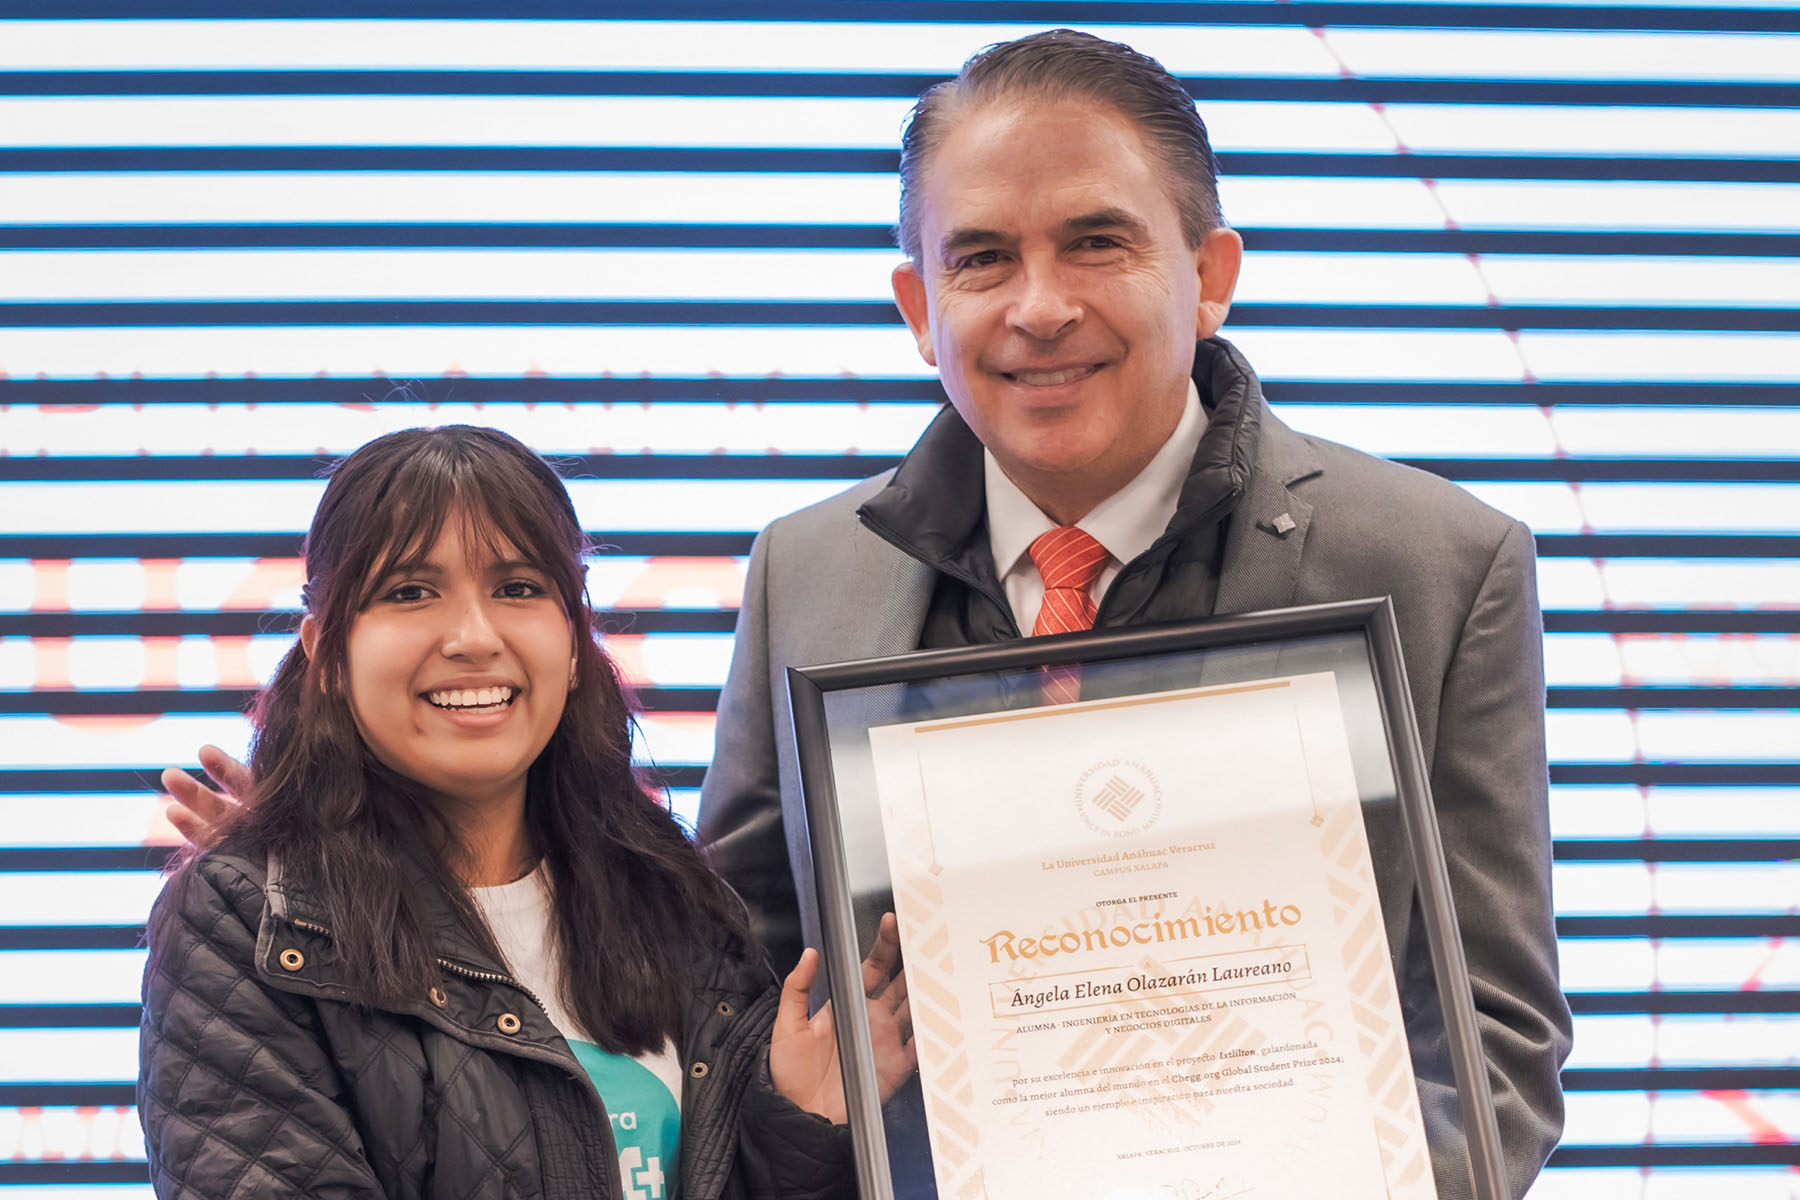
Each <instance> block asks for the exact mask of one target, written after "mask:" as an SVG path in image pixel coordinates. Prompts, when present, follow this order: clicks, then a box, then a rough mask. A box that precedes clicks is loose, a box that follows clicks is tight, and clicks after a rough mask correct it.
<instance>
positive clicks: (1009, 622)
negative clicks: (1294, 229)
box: [700, 30, 1570, 1195]
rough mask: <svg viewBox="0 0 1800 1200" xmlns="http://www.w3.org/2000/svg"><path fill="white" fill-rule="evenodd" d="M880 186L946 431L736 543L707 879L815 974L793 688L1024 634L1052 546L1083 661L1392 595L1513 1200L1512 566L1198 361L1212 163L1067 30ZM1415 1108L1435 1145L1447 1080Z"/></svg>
mask: <svg viewBox="0 0 1800 1200" xmlns="http://www.w3.org/2000/svg"><path fill="white" fill-rule="evenodd" d="M901 183H902V197H901V212H900V224H899V236H900V241H901V246H902V249H903V250H904V251H905V253H906V256H907V260H908V261H906V262H905V263H903V264H902V265H901V266H900V267H898V268H897V269H896V270H895V271H894V276H893V284H894V295H895V299H896V301H897V302H898V304H899V307H900V311H901V314H902V315H903V316H904V317H905V319H906V323H907V325H908V327H909V328H910V329H911V331H912V333H913V336H914V337H915V338H916V339H917V341H918V346H919V352H920V354H921V355H923V356H924V358H925V360H926V361H927V362H929V363H931V364H933V365H934V366H935V367H936V368H937V369H938V372H939V375H940V377H941V379H942V381H943V385H944V390H945V391H946V393H948V395H949V399H950V408H948V409H946V410H945V411H944V412H943V413H942V414H941V415H940V416H939V417H938V418H937V419H936V420H935V421H934V422H933V424H932V425H931V426H930V428H929V429H927V430H926V432H925V433H924V435H923V436H922V437H921V438H920V439H919V441H918V443H917V444H916V445H915V446H914V448H913V449H912V451H911V452H910V453H909V454H908V455H907V457H906V459H905V460H904V461H903V462H902V463H901V465H900V466H899V467H898V468H897V469H895V470H894V471H891V472H889V473H887V474H885V475H881V476H877V477H876V478H874V479H870V480H867V481H865V482H864V483H862V484H860V485H858V486H856V487H854V488H851V489H850V490H849V491H847V492H845V493H843V494H842V495H840V496H838V497H835V498H833V499H831V500H827V501H825V502H824V503H822V504H819V505H815V506H814V507H812V508H809V509H806V510H803V511H801V512H798V513H795V514H793V515H791V516H788V517H784V518H782V519H781V520H779V521H776V522H775V523H774V524H772V525H770V526H769V528H768V529H766V530H765V531H764V532H763V534H762V535H761V536H760V537H759V538H758V539H757V542H756V546H755V548H754V549H753V550H752V552H751V558H750V572H749V582H748V586H747V588H746V591H745V595H744V601H743V608H742V611H741V613H740V615H739V618H738V626H737V640H736V648H735V650H734V653H733V658H732V665H731V673H730V676H729V678H728V680H727V682H726V685H725V690H724V692H723V694H722V696H721V698H720V703H719V718H718V734H717V743H716V750H715V755H714V760H713V764H712V768H711V770H710V771H709V772H708V774H707V777H706V782H705V786H704V789H703V792H702V798H701V810H700V836H701V838H702V840H703V841H704V842H705V843H706V844H707V845H708V846H709V847H710V851H711V854H712V858H713V861H714V863H715V864H716V865H717V866H718V868H719V869H720V870H721V871H722V872H723V873H724V874H725V876H726V878H727V879H729V880H730V881H731V882H732V884H734V885H735V886H736V887H737V888H738V890H739V891H740V892H741V893H742V894H743V895H744V897H745V899H746V900H747V901H748V902H749V903H750V905H751V907H752V909H753V910H754V911H755V912H756V913H757V915H758V918H759V921H760V923H761V928H762V931H763V932H764V934H765V936H766V938H767V941H768V943H769V946H770V949H771V951H772V952H773V954H774V956H775V960H776V961H777V962H787V961H791V960H792V959H793V958H794V957H795V955H796V954H798V952H799V949H800V946H801V944H802V941H811V942H816V937H817V912H816V905H815V903H814V901H813V898H812V895H811V875H810V867H809V854H808V851H807V845H806V832H805V818H804V812H803V808H802V806H801V801H800V793H799V784H798V780H797V777H796V770H795V759H794V753H793V745H792V735H791V732H790V728H789V725H788V721H787V717H786V712H787V706H788V705H787V695H786V683H785V677H784V672H785V668H787V667H789V666H805V665H813V664H819V663H825V662H834V661H843V660H849V659H859V658H867V657H872V656H878V655H884V654H892V653H898V652H901V651H907V650H914V649H919V648H936V647H949V646H959V645H971V644H979V643H989V642H995V641H1000V640H1002V639H1007V638H1015V637H1018V636H1020V635H1021V632H1022V631H1025V630H1031V629H1033V628H1034V626H1036V627H1037V628H1038V631H1040V632H1042V631H1043V630H1044V629H1045V628H1046V626H1045V625H1042V624H1040V613H1041V612H1043V611H1045V610H1047V609H1048V608H1049V607H1050V606H1047V605H1045V603H1044V598H1045V581H1044V579H1043V578H1041V577H1040V575H1039V572H1038V569H1037V567H1036V566H1035V565H1034V562H1033V555H1032V551H1031V547H1032V546H1033V544H1034V543H1035V542H1036V541H1037V539H1038V538H1039V537H1040V536H1041V535H1043V534H1046V533H1049V532H1051V531H1053V530H1056V529H1058V528H1059V527H1067V526H1075V527H1078V528H1079V529H1081V530H1082V531H1083V533H1082V534H1080V535H1072V536H1079V537H1082V538H1087V537H1091V538H1092V539H1093V542H1094V543H1097V546H1098V548H1097V549H1095V550H1094V555H1093V557H1094V559H1095V560H1096V562H1097V574H1096V577H1094V578H1091V579H1084V580H1083V581H1082V582H1081V584H1080V585H1078V586H1077V588H1076V591H1077V592H1079V593H1081V594H1080V595H1078V597H1077V599H1078V602H1079V603H1078V604H1077V607H1081V606H1085V608H1086V610H1087V611H1086V613H1085V615H1084V616H1083V618H1082V620H1083V621H1086V622H1091V623H1092V624H1094V625H1096V626H1098V627H1118V626H1125V625H1134V624H1139V623H1147V622H1159V621H1174V620H1182V619H1191V618H1197V617H1203V616H1207V615H1211V614H1214V613H1228V612H1245V611H1251V610H1256V609H1265V608H1279V607H1283V606H1287V605H1295V604H1310V603H1322V602H1326V601H1333V600H1346V599H1353V598H1360V597H1365V596H1375V595H1382V594H1387V595H1391V596H1392V597H1393V600H1394V605H1395V608H1396V611H1397V616H1398V620H1399V625H1400V630H1401V640H1402V646H1403V652H1404V655H1405V662H1406V668H1407V671H1408V673H1409V680H1410V684H1411V689H1412V700H1413V706H1414V709H1415V711H1416V714H1417V717H1418V721H1419V732H1420V736H1421V740H1422V742H1423V745H1424V751H1425V756H1426V761H1427V762H1428V764H1429V765H1430V770H1431V786H1432V791H1433V796H1434V798H1435V801H1436V806H1437V811H1438V819H1439V822H1440V825H1441V827H1442V832H1443V838H1444V848H1445V855H1446V858H1447V860H1448V864H1449V870H1450V878H1451V884H1452V887H1453V889H1454V893H1455V900H1456V905H1457V909H1458V913H1459V918H1460V924H1461V931H1462V936H1463V945H1464V950H1465V953H1466V955H1467V958H1468V963H1469V968H1470V973H1471V976H1472V982H1473V988H1474V995H1475V1004H1476V1009H1477V1012H1478V1017H1479V1026H1480V1033H1481V1038H1482V1045H1483V1049H1484V1051H1485V1053H1486V1056H1487V1060H1488V1064H1489V1072H1490V1082H1491V1084H1492V1087H1493V1091H1494V1096H1495V1100H1496V1104H1497V1108H1498V1112H1499V1117H1500V1129H1501V1136H1502V1143H1503V1146H1504V1150H1505V1157H1506V1166H1507V1172H1508V1175H1509V1181H1510V1184H1511V1186H1512V1189H1513V1191H1514V1193H1515V1194H1517V1195H1522V1194H1523V1192H1524V1191H1525V1189H1526V1187H1527V1186H1528V1185H1529V1183H1530V1181H1531V1179H1532V1178H1533V1177H1535V1175H1536V1174H1537V1172H1538V1170H1539V1168H1540V1167H1541V1166H1542V1164H1543V1162H1544V1159H1545V1158H1546V1156H1547V1155H1548V1153H1549V1151H1550V1150H1551V1148H1552V1147H1553V1146H1554V1145H1555V1143H1556V1139H1557V1137H1558V1136H1559V1134H1560V1132H1561V1128H1562V1099H1561V1093H1560V1089H1559V1084H1558V1072H1559V1069H1560V1067H1561V1064H1562V1061H1563V1059H1564V1058H1565V1057H1566V1055H1567V1053H1568V1048H1569V1040H1570V1024H1569V1012H1568V1008H1567V1005H1566V1003H1565V1001H1564V999H1563V996H1562V993H1561V991H1560V989H1559V987H1558V982H1557V966H1556V940H1555V928H1554V924H1553V921H1552V915H1551V904H1550V883H1549V879H1550V837H1549V831H1548V819H1547V812H1546V788H1547V777H1546V768H1545V750H1544V725H1543V668H1542V633H1541V625H1540V618H1539V613H1538V607H1537V599H1536V587H1535V576H1534V568H1533V558H1532V540H1531V535H1530V533H1529V532H1528V531H1527V530H1526V529H1525V528H1524V527H1523V526H1522V525H1520V524H1519V523H1518V522H1516V521H1513V520H1511V519H1509V518H1507V517H1505V516H1503V515H1501V514H1500V513H1497V512H1494V511H1493V510H1491V509H1489V508H1487V507H1485V506H1483V505H1482V504H1480V503H1479V502H1478V501H1476V500H1474V499H1473V498H1472V497H1470V496H1469V495H1468V494H1467V493H1465V492H1463V491H1461V490H1460V489H1458V488H1456V487H1454V486H1453V485H1451V484H1448V483H1445V482H1444V481H1442V480H1439V479H1437V478H1436V477H1433V476H1430V475H1426V474H1423V473H1421V472H1417V471H1413V470H1409V469H1407V468H1404V467H1400V466H1397V465H1395V464H1392V463H1388V462H1384V461H1382V460H1379V459H1375V458H1371V457H1369V456H1367V455H1363V454H1359V453H1357V452H1356V451H1353V450H1349V449H1346V448H1344V447H1342V446H1338V445H1334V444H1332V443H1329V442H1324V441H1320V440H1318V439H1315V438H1310V437H1305V436H1302V435H1299V434H1296V433H1295V432H1293V431H1292V430H1290V429H1288V428H1287V427H1286V426H1285V425H1283V424H1282V423H1281V422H1280V421H1278V420H1276V419H1275V417H1274V416H1272V415H1271V414H1270V412H1269V410H1268V407H1267V405H1266V404H1265V403H1264V400H1263V397H1262V393H1261V389H1260V387H1259V385H1258V383H1257V379H1256V376H1255V374H1254V373H1253V372H1252V371H1251V369H1250V366H1249V364H1248V363H1247V362H1245V360H1244V358H1243V356H1242V355H1241V354H1240V353H1239V352H1238V351H1237V350H1236V349H1235V348H1234V347H1232V346H1231V345H1230V344H1229V343H1227V342H1225V341H1223V340H1221V339H1219V338H1218V337H1217V336H1216V335H1217V333H1218V331H1219V328H1220V326H1221V325H1222V324H1223V323H1224V320H1225V317H1226V313H1227V311H1228V309H1229V307H1230V303H1231V296H1232V291H1233V288H1234V286H1235V284H1236V280H1237V273H1238V264H1239V258H1240V254H1241V250H1242V243H1241V241H1240V239H1239V238H1238V235H1237V234H1236V233H1235V232H1233V231H1232V230H1231V229H1229V228H1227V227H1226V226H1225V225H1224V222H1223V219H1222V217H1221V215H1220V212H1219V205H1218V200H1217V193H1216V190H1215V185H1214V170H1213V160H1212V154H1211V151H1210V148H1209V147H1208V144H1207V140H1206V132H1205V129H1204V127H1203V126H1202V125H1201V123H1200V120H1199V118H1198V117H1197V116H1196V115H1195V112H1194V107H1193V104H1192V101H1191V100H1190V98H1189V97H1188V96H1187V94H1186V92H1185V91H1183V89H1182V88H1181V86H1180V85H1179V84H1178V83H1177V82H1176V81H1175V80H1174V79H1173V78H1172V77H1170V76H1169V75H1168V74H1167V73H1166V72H1165V71H1163V69H1162V68H1161V67H1160V66H1159V65H1158V64H1156V63H1155V62H1154V61H1152V60H1150V59H1147V58H1144V57H1142V56H1140V55H1137V54H1136V53H1135V52H1133V51H1131V50H1130V49H1128V48H1127V47H1124V46H1119V45H1116V44H1113V43H1109V42H1103V41H1100V40H1098V39H1095V38H1091V37H1088V36H1086V35H1082V34H1074V33H1070V32H1069V31H1066V30H1059V31H1054V32H1051V33H1046V34H1039V35H1035V36H1033V37H1029V38H1024V39H1021V40H1020V41H1017V42H1012V43H1006V44H1003V45H1000V46H997V47H994V48H992V49H990V50H988V51H985V52H983V53H981V54H978V55H977V56H976V57H974V58H973V59H971V60H970V61H969V62H968V63H967V64H966V65H965V66H964V68H963V70H962V73H961V75H960V76H959V77H958V78H957V79H956V80H954V81H952V82H950V83H946V84H943V85H940V86H938V87H936V88H933V89H931V90H930V91H928V92H927V93H926V94H925V95H924V96H923V97H921V99H920V101H919V103H918V105H917V107H916V108H915V109H914V114H913V118H912V120H911V122H910V123H909V126H908V128H907V131H906V134H905V138H904V142H903V146H902V151H901ZM1083 545H1089V543H1087V542H1085V541H1084V542H1083ZM1102 549H1103V551H1104V553H1102V552H1101V550H1102ZM1052 586H1053V587H1063V588H1065V589H1066V586H1067V585H1065V584H1063V583H1060V582H1057V581H1052ZM1078 623H1079V622H1078ZM1068 627H1069V626H1068V625H1067V624H1054V623H1052V624H1050V625H1049V626H1048V628H1053V629H1065V628H1068ZM1389 832H1390V833H1393V831H1389ZM1371 841H1372V845H1373V846H1374V852H1375V853H1376V863H1377V869H1378V871H1380V872H1381V873H1382V874H1383V876H1384V878H1383V880H1382V884H1383V886H1382V891H1383V894H1384V897H1386V896H1394V895H1398V896H1400V897H1405V896H1408V895H1410V893H1411V888H1412V875H1411V867H1410V865H1409V862H1408V860H1407V857H1406V855H1405V854H1404V853H1402V852H1400V850H1399V843H1398V841H1397V840H1395V838H1389V839H1387V840H1386V843H1385V845H1384V839H1383V838H1382V837H1380V836H1378V835H1377V832H1376V831H1375V830H1373V829H1372V830H1371ZM1388 934H1389V940H1390V946H1391V949H1392V950H1393V952H1394V955H1395V961H1396V967H1397V975H1398V976H1399V981H1400V984H1401V989H1402V993H1403V997H1404V998H1408V999H1411V1000H1412V1001H1413V1003H1412V1004H1410V1005H1409V1006H1408V1013H1407V1017H1408V1025H1409V1036H1411V1038H1412V1040H1413V1044H1414V1047H1415V1057H1417V1056H1418V1055H1419V1054H1421V1053H1427V1052H1429V1049H1430V1046H1429V1043H1430V1042H1431V1040H1432V1039H1434V1038H1438V1037H1441V1029H1440V1028H1439V1027H1438V1026H1437V1023H1436V1018H1435V1015H1434V1014H1433V1013H1430V1012H1427V1011H1424V1010H1426V1009H1428V1008H1430V1007H1432V1006H1431V1005H1430V1003H1429V1002H1421V1001H1419V998H1418V989H1417V987H1416V980H1417V978H1419V973H1422V972H1423V971H1424V970H1425V969H1426V968H1425V966H1424V963H1425V961H1426V960H1425V948H1424V944H1423V943H1424V938H1423V934H1422V932H1421V931H1420V929H1419V928H1418V926H1417V922H1416V919H1414V918H1413V917H1412V916H1410V915H1409V914H1408V912H1407V911H1406V908H1405V906H1404V904H1401V905H1397V906H1390V912H1389V918H1388ZM1409 985H1413V986H1409ZM1421 1096H1422V1098H1423V1099H1424V1101H1425V1108H1426V1115H1427V1120H1428V1123H1431V1122H1433V1121H1434V1120H1435V1121H1436V1122H1438V1123H1440V1124H1441V1123H1442V1122H1444V1121H1449V1120H1452V1118H1451V1116H1450V1110H1451V1108H1452V1106H1453V1098H1452V1097H1451V1096H1450V1094H1449V1092H1448V1089H1447V1088H1446V1087H1445V1085H1444V1082H1443V1081H1442V1080H1436V1081H1434V1080H1431V1079H1429V1078H1425V1077H1424V1075H1423V1073H1422V1076H1421ZM1440 1186H1442V1187H1443V1188H1444V1194H1445V1195H1451V1194H1454V1193H1455V1192H1456V1191H1457V1190H1458V1189H1459V1188H1460V1187H1466V1184H1462V1183H1460V1182H1459V1181H1458V1180H1457V1179H1455V1178H1453V1177H1450V1178H1441V1179H1440Z"/></svg>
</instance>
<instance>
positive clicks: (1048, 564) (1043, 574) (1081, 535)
mask: <svg viewBox="0 0 1800 1200" xmlns="http://www.w3.org/2000/svg"><path fill="white" fill-rule="evenodd" d="M1108 557H1110V556H1109V555H1108V554H1107V552H1106V547H1105V546H1102V545H1101V544H1100V543H1099V542H1097V541H1095V540H1094V538H1093V535H1091V534H1089V533H1088V532H1087V531H1086V530H1083V529H1081V528H1079V527H1078V526H1075V525H1058V526H1057V527H1056V528H1055V529H1052V530H1051V531H1050V532H1048V533H1046V534H1043V535H1042V536H1040V537H1039V538H1038V539H1037V541H1035V542H1033V543H1031V561H1032V563H1033V564H1035V565H1036V567H1037V569H1038V576H1039V577H1040V578H1042V579H1043V581H1044V587H1045V589H1046V590H1048V589H1052V588H1072V589H1074V590H1075V591H1078V592H1086V591H1087V590H1088V589H1089V588H1091V587H1093V586H1094V580H1096V579H1098V578H1100V571H1101V569H1102V568H1104V567H1105V566H1106V560H1107V558H1108Z"/></svg>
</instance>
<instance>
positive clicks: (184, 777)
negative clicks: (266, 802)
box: [162, 746, 250, 846]
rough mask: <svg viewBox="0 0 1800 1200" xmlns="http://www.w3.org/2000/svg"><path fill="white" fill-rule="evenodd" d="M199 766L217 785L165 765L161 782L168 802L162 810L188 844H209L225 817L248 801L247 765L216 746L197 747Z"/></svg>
mask: <svg viewBox="0 0 1800 1200" xmlns="http://www.w3.org/2000/svg"><path fill="white" fill-rule="evenodd" d="M200 765H201V767H203V768H205V770H206V773H207V774H208V775H211V776H212V777H213V782H214V783H216V784H218V785H219V786H218V788H217V789H216V790H215V789H213V788H209V787H207V786H206V785H205V784H204V783H201V782H200V781H199V780H198V779H195V778H194V777H193V776H192V775H189V774H188V773H187V772H186V771H184V770H182V769H181V768H180V767H165V768H163V773H162V785H163V789H164V790H165V791H166V792H167V793H168V798H169V802H168V804H167V805H166V806H165V807H164V809H163V813H164V815H165V816H167V817H168V818H169V824H171V825H173V826H175V829H176V832H178V833H180V834H181V836H182V837H184V838H186V839H187V840H188V841H189V842H190V843H192V844H193V845H196V846H208V845H211V844H212V842H213V841H214V840H215V839H216V838H217V836H218V831H219V829H220V827H221V826H223V825H224V824H225V822H226V820H227V819H228V818H229V817H231V816H232V814H234V813H236V812H237V810H238V809H239V808H240V807H241V806H242V805H243V804H245V803H247V802H248V798H249V795H250V768H249V767H247V766H245V765H244V764H243V763H241V762H239V761H238V760H237V759H235V758H233V757H231V755H229V754H227V753H225V752H224V751H223V750H221V749H219V748H218V747H217V746H202V747H200Z"/></svg>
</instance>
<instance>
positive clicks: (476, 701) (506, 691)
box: [425, 687, 513, 711]
mask: <svg viewBox="0 0 1800 1200" xmlns="http://www.w3.org/2000/svg"><path fill="white" fill-rule="evenodd" d="M425 698H426V699H427V700H429V701H431V702H432V703H433V704H435V705H436V706H437V707H439V708H454V709H467V710H475V711H487V710H492V709H501V708H505V707H506V706H507V705H508V704H511V703H512V698H513V689H511V688H510V687H491V688H461V689H451V690H450V691H445V692H427V693H425Z"/></svg>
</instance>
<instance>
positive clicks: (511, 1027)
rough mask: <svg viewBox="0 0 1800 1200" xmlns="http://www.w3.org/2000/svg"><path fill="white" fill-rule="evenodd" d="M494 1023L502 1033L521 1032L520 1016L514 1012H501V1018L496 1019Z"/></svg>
mask: <svg viewBox="0 0 1800 1200" xmlns="http://www.w3.org/2000/svg"><path fill="white" fill-rule="evenodd" d="M494 1025H495V1026H496V1027H497V1028H498V1029H499V1030H500V1032H501V1033H517V1032H519V1018H518V1017H517V1016H516V1015H515V1014H513V1013H501V1014H500V1019H499V1020H497V1021H495V1022H494Z"/></svg>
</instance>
